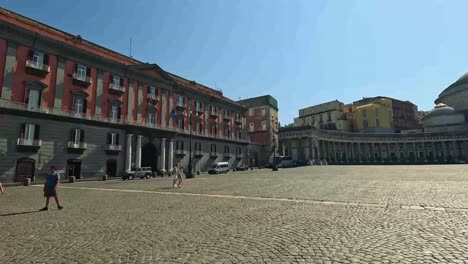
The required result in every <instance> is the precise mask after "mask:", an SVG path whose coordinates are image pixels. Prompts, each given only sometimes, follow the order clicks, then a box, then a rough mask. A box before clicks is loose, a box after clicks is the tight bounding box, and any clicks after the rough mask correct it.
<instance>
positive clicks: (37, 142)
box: [16, 138, 42, 148]
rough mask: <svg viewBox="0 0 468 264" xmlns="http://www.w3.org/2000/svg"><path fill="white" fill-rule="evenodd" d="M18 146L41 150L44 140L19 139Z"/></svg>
mask: <svg viewBox="0 0 468 264" xmlns="http://www.w3.org/2000/svg"><path fill="white" fill-rule="evenodd" d="M16 145H17V146H26V147H38V148H40V147H41V146H42V139H28V138H18V140H17V141H16Z"/></svg>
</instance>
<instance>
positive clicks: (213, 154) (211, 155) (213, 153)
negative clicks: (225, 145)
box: [210, 151, 218, 158]
mask: <svg viewBox="0 0 468 264" xmlns="http://www.w3.org/2000/svg"><path fill="white" fill-rule="evenodd" d="M217 157H218V152H216V151H212V152H210V158H217Z"/></svg>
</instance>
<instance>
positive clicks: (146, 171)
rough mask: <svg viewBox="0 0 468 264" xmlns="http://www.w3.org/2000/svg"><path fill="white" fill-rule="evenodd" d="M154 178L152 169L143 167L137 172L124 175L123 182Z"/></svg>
mask: <svg viewBox="0 0 468 264" xmlns="http://www.w3.org/2000/svg"><path fill="white" fill-rule="evenodd" d="M152 176H153V171H152V169H151V167H141V168H136V169H135V170H130V171H126V172H124V173H123V175H122V180H127V179H128V180H133V179H134V178H135V177H137V178H140V179H143V178H146V179H149V178H151V177H152Z"/></svg>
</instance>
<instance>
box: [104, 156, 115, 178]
mask: <svg viewBox="0 0 468 264" xmlns="http://www.w3.org/2000/svg"><path fill="white" fill-rule="evenodd" d="M106 174H107V176H109V177H117V161H116V160H115V159H110V160H107V162H106Z"/></svg>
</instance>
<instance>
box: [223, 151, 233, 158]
mask: <svg viewBox="0 0 468 264" xmlns="http://www.w3.org/2000/svg"><path fill="white" fill-rule="evenodd" d="M223 157H224V158H231V157H232V154H231V153H226V152H225V153H224V154H223Z"/></svg>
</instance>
